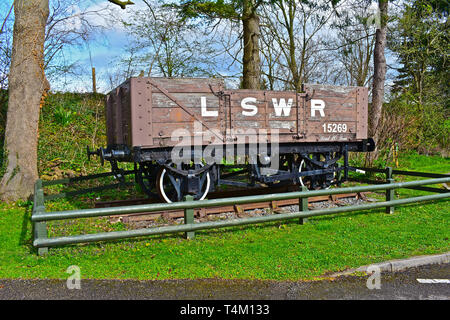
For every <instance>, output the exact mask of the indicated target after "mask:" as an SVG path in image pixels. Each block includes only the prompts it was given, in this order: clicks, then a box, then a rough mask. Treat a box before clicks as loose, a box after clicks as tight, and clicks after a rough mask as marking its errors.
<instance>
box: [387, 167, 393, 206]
mask: <svg viewBox="0 0 450 320" xmlns="http://www.w3.org/2000/svg"><path fill="white" fill-rule="evenodd" d="M394 182H395V181H394V179H393V178H392V168H391V167H386V183H394ZM394 192H395V191H394V189H387V190H386V201H392V200H394V198H395V194H394ZM386 213H389V214H392V213H394V206H387V207H386Z"/></svg>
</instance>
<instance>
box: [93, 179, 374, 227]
mask: <svg viewBox="0 0 450 320" xmlns="http://www.w3.org/2000/svg"><path fill="white" fill-rule="evenodd" d="M289 191H298V187H297V188H296V187H295V186H286V187H279V188H270V189H269V188H255V189H250V190H248V189H246V190H226V191H219V192H213V193H211V194H210V195H209V197H208V198H209V199H218V198H229V197H236V196H242V195H243V192H245V195H257V194H268V193H277V192H289ZM366 193H367V192H361V193H347V194H339V195H332V196H317V197H310V198H308V203H309V206H310V207H312V204H313V203H316V202H323V201H331V202H333V203H335V204H338V205H339V200H340V199H345V198H356V199H366V196H365V194H366ZM157 202H158V201H157V200H153V199H148V198H141V199H126V200H113V201H103V202H96V203H95V207H96V208H106V207H117V206H129V205H139V204H149V203H157ZM292 205H298V199H288V200H277V201H264V202H255V203H248V204H244V205H228V206H221V207H213V208H199V209H194V216H195V217H196V218H205V217H207V216H208V215H214V214H222V213H228V212H234V213H235V214H236V215H237V216H238V217H241V216H244V215H245V211H246V210H256V209H267V208H268V209H270V210H271V211H272V212H274V213H282V212H285V209H284V208H283V207H286V206H292ZM160 217H163V218H165V219H166V220H170V219H177V218H182V217H184V211H183V210H171V211H158V212H151V213H150V212H141V213H133V214H127V215H121V216H112V217H110V220H111V221H122V222H124V223H130V222H143V221H154V220H156V219H158V218H160Z"/></svg>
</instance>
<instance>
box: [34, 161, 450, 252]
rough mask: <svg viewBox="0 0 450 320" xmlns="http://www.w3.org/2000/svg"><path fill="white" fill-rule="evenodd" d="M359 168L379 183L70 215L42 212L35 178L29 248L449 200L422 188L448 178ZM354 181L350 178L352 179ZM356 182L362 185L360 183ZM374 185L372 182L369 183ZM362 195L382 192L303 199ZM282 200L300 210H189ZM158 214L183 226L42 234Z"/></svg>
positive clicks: (390, 210)
mask: <svg viewBox="0 0 450 320" xmlns="http://www.w3.org/2000/svg"><path fill="white" fill-rule="evenodd" d="M358 169H359V170H365V171H372V172H380V173H385V174H386V181H385V183H382V184H380V182H379V181H378V182H377V184H375V185H369V186H356V187H346V188H336V189H327V190H314V191H308V190H307V189H306V187H302V190H301V191H296V192H286V193H278V194H263V195H253V196H242V197H232V198H225V199H212V200H201V201H194V200H193V198H192V196H186V197H185V201H182V202H176V203H155V204H142V205H132V206H121V207H107V208H92V209H83V210H71V211H54V212H46V211H45V204H44V203H45V200H48V199H46V198H47V197H46V196H44V190H43V186H44V185H45V184H46V185H49V184H48V183H43V182H42V181H41V180H37V181H36V183H35V192H34V206H33V212H32V216H31V221H32V224H33V226H34V231H33V237H34V241H33V246H35V247H36V248H37V249H38V254H39V255H43V254H45V253H47V252H48V248H49V247H52V246H61V245H67V244H76V243H88V242H95V241H105V240H117V239H124V238H131V237H142V236H149V235H160V234H170V233H185V237H186V238H189V239H192V238H194V237H195V231H198V230H206V229H213V228H224V227H231V226H242V225H248V224H256V223H264V222H272V221H280V220H289V219H299V223H304V222H305V219H306V218H308V217H313V216H321V215H330V214H336V213H344V212H351V211H360V210H369V209H375V208H382V207H385V208H386V213H390V214H392V213H394V207H395V206H399V205H403V204H408V203H414V202H420V201H429V200H438V199H445V198H448V197H450V191H448V190H445V189H439V188H436V187H424V186H425V185H436V184H444V183H448V182H450V175H449V174H434V173H433V174H431V173H420V172H410V171H400V170H392V169H391V168H386V169H384V170H383V169H374V168H358ZM393 174H402V175H411V176H420V177H424V176H425V177H430V176H432V179H425V180H415V181H407V182H394V179H393V178H392V176H393ZM352 180H355V179H352ZM361 182H367V181H366V180H364V179H362V180H361ZM372 182H373V181H372ZM399 188H408V189H418V190H422V191H428V192H436V193H437V194H432V195H424V196H417V197H411V198H404V199H395V196H394V190H395V189H399ZM367 191H385V197H386V201H380V202H374V203H369V204H362V205H352V206H343V207H337V208H327V209H317V210H309V209H308V198H309V197H314V196H323V195H337V194H343V193H356V192H367ZM287 199H298V201H299V202H298V203H299V211H298V212H293V213H280V214H273V215H267V216H261V217H251V218H240V219H232V220H225V221H213V222H199V223H195V222H194V209H196V208H209V207H217V206H223V205H231V204H232V205H239V204H247V203H253V202H264V201H276V200H287ZM163 210H184V225H174V226H163V227H153V228H143V229H136V230H127V231H112V232H101V233H95V234H82V235H73V236H64V237H54V238H48V235H47V222H48V221H53V220H64V219H77V218H88V217H104V216H114V215H122V214H131V213H140V212H156V211H163Z"/></svg>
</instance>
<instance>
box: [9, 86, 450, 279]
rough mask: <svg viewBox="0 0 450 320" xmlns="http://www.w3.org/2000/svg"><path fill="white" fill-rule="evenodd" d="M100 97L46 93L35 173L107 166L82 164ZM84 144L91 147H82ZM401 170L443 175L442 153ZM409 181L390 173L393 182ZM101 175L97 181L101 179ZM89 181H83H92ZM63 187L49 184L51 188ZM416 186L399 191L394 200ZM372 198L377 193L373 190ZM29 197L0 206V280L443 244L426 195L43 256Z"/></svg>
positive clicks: (211, 266)
mask: <svg viewBox="0 0 450 320" xmlns="http://www.w3.org/2000/svg"><path fill="white" fill-rule="evenodd" d="M102 99H103V97H101V96H89V95H75V94H73V95H72V94H65V95H62V94H55V95H51V96H50V97H49V98H48V100H47V103H46V105H45V106H44V107H43V110H42V114H41V121H40V131H39V132H40V137H39V154H38V157H39V173H40V175H41V177H42V178H44V179H56V178H61V177H64V176H68V175H71V174H74V173H75V174H77V175H78V174H80V173H82V174H86V173H97V172H102V171H108V170H109V168H108V167H100V166H99V161H96V160H95V161H93V162H87V161H86V156H85V146H86V145H90V146H91V147H98V146H104V145H105V144H106V141H105V128H104V118H103V117H104V115H103V110H102V108H101V104H102ZM91 149H92V148H91ZM400 167H401V169H407V170H416V171H425V172H440V173H445V172H450V161H449V158H442V157H439V156H429V157H425V156H421V155H417V154H414V153H408V154H402V156H401V158H400ZM399 178H403V179H414V178H406V177H396V179H399ZM107 180H108V179H105V181H107ZM96 183H97V182H94V183H92V184H93V185H95V184H96ZM64 190H67V188H65V187H57V186H55V187H51V188H48V190H47V191H49V192H50V193H56V192H60V191H64ZM422 194H426V192H420V191H413V190H401V191H400V193H397V195H398V196H400V197H406V196H408V197H409V196H413V195H422ZM134 196H140V194H139V193H137V192H136V191H135V190H133V189H127V190H122V191H116V190H109V191H105V192H103V193H101V194H97V193H92V194H87V195H84V196H82V197H77V198H74V199H60V200H57V201H51V202H48V203H46V208H47V210H48V211H55V210H70V209H76V208H86V207H90V206H91V205H92V203H93V202H94V201H95V200H96V199H97V198H98V197H101V200H107V199H114V198H128V197H134ZM374 197H378V198H381V194H379V195H374ZM31 209H32V203H31V202H18V203H15V204H11V205H7V204H5V203H0V243H1V246H0V278H21V279H30V278H67V276H68V274H67V273H66V270H67V268H68V267H69V266H71V265H77V266H79V267H80V269H81V276H82V278H95V279H141V280H143V279H184V278H189V279H194V278H225V279H275V280H300V279H315V278H320V277H322V276H323V275H324V274H326V273H328V272H337V271H341V270H344V269H347V268H354V267H358V266H360V265H365V264H371V263H375V262H380V261H384V260H388V259H396V258H406V257H410V256H414V255H423V254H433V253H442V252H446V251H449V248H450V245H449V239H448V238H449V230H450V228H449V227H450V226H449V214H450V210H449V203H448V201H435V202H431V203H430V202H429V203H422V204H414V205H407V206H402V207H399V208H396V211H395V214H393V215H386V214H385V213H384V210H382V209H379V210H378V209H377V210H371V211H364V212H353V213H346V214H339V215H333V216H323V217H316V218H311V219H309V221H308V223H307V224H305V225H299V224H297V223H296V221H289V222H283V223H280V222H277V223H266V224H260V225H253V226H245V227H233V228H225V229H218V230H207V231H201V232H197V233H196V239H195V240H185V239H183V237H182V235H181V234H175V235H168V236H152V237H145V238H136V239H128V240H120V241H112V242H101V243H93V244H81V245H71V246H64V247H59V248H51V249H50V251H49V254H48V255H47V256H44V257H39V256H37V255H36V250H35V249H34V248H33V247H32V245H31V241H32V228H31V224H30V214H31ZM126 227H127V226H125V225H124V224H122V223H115V224H112V223H110V222H109V221H108V220H107V219H105V218H91V219H80V220H67V221H56V222H52V223H49V235H50V236H62V235H68V234H81V233H92V232H99V231H100V232H103V231H112V230H125V229H126Z"/></svg>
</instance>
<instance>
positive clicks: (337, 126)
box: [322, 123, 347, 133]
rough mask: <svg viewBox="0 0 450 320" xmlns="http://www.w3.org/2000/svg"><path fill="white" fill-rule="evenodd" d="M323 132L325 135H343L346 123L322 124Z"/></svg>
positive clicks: (345, 130)
mask: <svg viewBox="0 0 450 320" xmlns="http://www.w3.org/2000/svg"><path fill="white" fill-rule="evenodd" d="M322 127H323V132H325V133H343V132H347V124H346V123H324V124H323V125H322Z"/></svg>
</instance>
